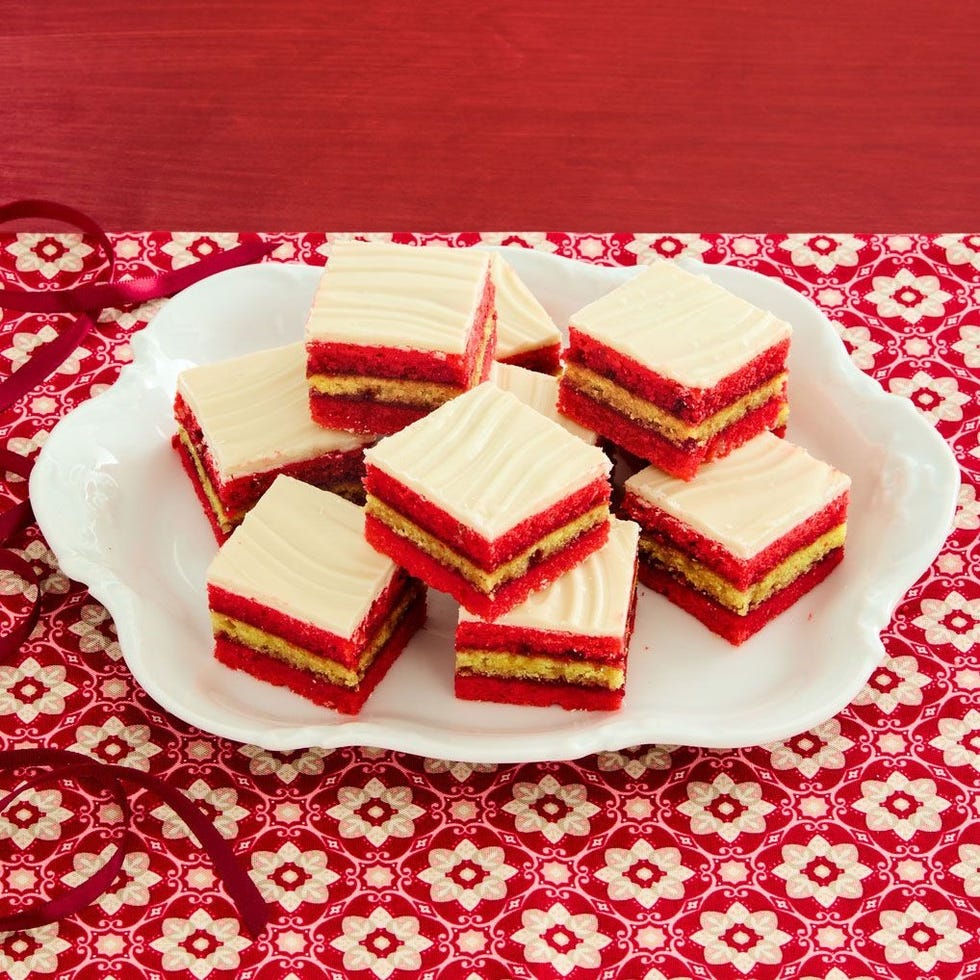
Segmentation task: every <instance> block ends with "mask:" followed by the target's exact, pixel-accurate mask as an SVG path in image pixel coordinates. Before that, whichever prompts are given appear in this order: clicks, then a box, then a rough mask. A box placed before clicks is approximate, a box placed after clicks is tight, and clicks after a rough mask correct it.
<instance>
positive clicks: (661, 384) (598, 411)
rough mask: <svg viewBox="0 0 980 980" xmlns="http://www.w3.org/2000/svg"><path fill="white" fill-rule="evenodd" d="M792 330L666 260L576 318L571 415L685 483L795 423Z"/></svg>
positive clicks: (566, 405)
mask: <svg viewBox="0 0 980 980" xmlns="http://www.w3.org/2000/svg"><path fill="white" fill-rule="evenodd" d="M789 340H790V328H789V325H788V324H786V323H784V322H783V321H781V320H778V319H777V318H776V317H774V316H773V315H772V314H770V313H768V312H766V311H765V310H760V309H758V308H756V307H754V306H752V305H751V304H750V303H748V302H746V301H745V300H742V299H740V298H739V297H737V296H734V295H733V294H732V293H730V292H728V291H727V290H725V289H722V288H721V287H720V286H717V285H715V284H714V283H712V282H710V281H709V280H707V279H706V278H704V277H703V276H698V275H692V274H691V273H688V272H685V271H684V270H683V269H681V268H679V267H678V266H676V265H674V264H672V263H669V262H659V263H656V264H655V265H653V266H652V267H650V268H649V269H646V270H644V271H643V272H641V273H640V274H639V275H638V276H637V277H636V278H634V279H632V280H630V281H629V282H628V283H626V284H624V285H623V286H620V287H619V288H618V289H616V290H614V291H613V292H611V293H609V294H608V295H607V296H605V297H602V298H601V299H599V300H597V301H596V302H595V303H592V304H590V305H589V306H587V307H585V308H584V309H582V310H580V311H579V312H578V313H576V314H574V315H573V316H572V319H571V323H570V326H569V348H568V351H567V354H566V367H565V372H564V374H563V376H562V382H561V388H560V393H559V409H560V411H561V412H563V413H564V414H566V415H568V416H569V417H570V418H573V419H575V420H576V421H577V422H579V423H581V424H582V425H586V426H588V427H589V428H593V429H595V430H596V431H598V432H599V433H600V434H601V435H603V436H605V437H606V438H608V439H610V440H612V441H613V442H615V443H616V444H618V445H620V446H622V447H623V448H624V449H627V450H628V451H629V452H631V453H633V454H635V455H636V456H639V457H640V458H641V459H645V460H648V461H650V462H652V463H654V464H655V465H656V466H658V467H659V468H661V469H663V470H665V471H667V472H668V473H671V474H672V475H674V476H677V477H679V478H681V479H690V478H691V477H692V476H693V475H694V474H695V473H696V472H697V470H698V468H699V467H700V466H701V465H703V464H704V463H705V462H707V461H709V460H711V459H714V458H717V457H720V456H724V455H726V454H727V453H729V452H731V450H732V449H734V448H735V447H736V446H738V445H741V444H742V443H743V442H745V441H747V440H748V439H750V438H752V436H754V435H756V434H757V433H759V432H762V431H766V430H772V431H779V432H781V431H782V430H783V429H784V428H785V425H786V421H787V417H788V403H787V398H786V379H787V374H786V358H787V354H788V351H789Z"/></svg>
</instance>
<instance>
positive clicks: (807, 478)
mask: <svg viewBox="0 0 980 980" xmlns="http://www.w3.org/2000/svg"><path fill="white" fill-rule="evenodd" d="M850 485H851V481H850V479H849V477H847V476H846V475H845V474H844V473H841V472H840V471H839V470H837V469H835V468H834V467H833V466H830V465H829V464H827V463H824V462H822V461H820V460H818V459H814V458H813V457H812V456H810V454H809V453H807V452H806V450H804V449H801V448H800V447H799V446H794V445H792V444H791V443H789V442H786V441H785V440H783V439H779V438H777V437H776V436H775V435H773V434H772V433H769V432H765V433H762V434H760V435H758V436H756V437H755V438H754V439H751V440H750V441H749V442H747V443H745V444H744V445H743V446H740V447H739V448H738V449H735V450H733V451H732V452H731V453H730V454H729V455H727V456H725V457H724V458H723V459H717V460H714V461H713V462H710V463H708V464H707V465H705V466H704V467H703V468H702V469H701V470H700V471H699V472H698V474H697V476H696V477H694V479H692V480H690V481H684V480H679V479H677V478H676V477H671V476H668V475H667V474H665V473H663V472H662V471H660V470H658V469H656V468H655V467H652V466H651V467H648V468H647V469H645V470H642V471H641V472H640V473H637V474H636V475H635V476H632V477H630V479H629V480H627V481H626V487H625V490H626V493H625V498H624V501H623V510H624V511H625V513H626V514H628V515H629V516H630V517H631V518H633V519H634V520H635V521H637V522H638V523H639V524H640V526H641V528H642V532H641V535H640V545H639V551H640V572H639V575H640V581H641V582H643V583H644V584H645V585H648V586H649V587H650V588H652V589H654V590H655V591H657V592H660V593H662V594H663V595H665V596H666V597H667V598H668V599H670V600H671V601H672V602H674V603H675V604H676V605H678V606H680V607H681V608H682V609H686V610H687V611H688V612H689V613H691V614H692V615H694V616H696V617H697V618H698V619H699V620H700V621H701V622H702V623H704V625H705V626H707V627H708V628H709V629H710V630H713V631H714V632H715V633H718V634H719V635H720V636H723V637H724V638H725V639H726V640H728V641H729V642H731V643H734V644H738V643H742V642H743V641H744V640H746V639H748V637H750V636H752V634H753V633H755V632H757V631H758V630H760V629H761V628H762V627H763V626H765V625H766V623H768V622H769V621H770V620H771V619H772V618H773V617H774V616H776V615H778V614H779V613H781V612H783V611H784V610H785V609H788V608H789V607H790V606H791V605H793V603H795V602H796V601H797V600H798V599H799V598H800V597H801V596H802V595H804V594H805V593H806V592H808V591H809V590H810V589H812V588H813V587H814V586H815V585H817V584H818V583H819V582H821V581H822V580H823V579H824V578H826V576H827V575H828V574H829V572H830V571H831V570H832V569H833V568H834V567H835V566H836V565H837V564H838V563H839V562H840V560H841V558H843V555H844V539H845V536H846V533H847V507H848V502H849V498H850Z"/></svg>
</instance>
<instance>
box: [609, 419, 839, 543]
mask: <svg viewBox="0 0 980 980" xmlns="http://www.w3.org/2000/svg"><path fill="white" fill-rule="evenodd" d="M850 485H851V480H850V477H848V476H847V475H845V474H844V473H841V472H840V470H837V469H835V468H834V467H833V466H830V465H829V464H828V463H824V462H822V461H821V460H819V459H814V458H813V457H812V456H811V455H810V454H809V453H808V452H807V451H806V450H805V449H801V448H800V447H799V446H794V445H793V444H792V443H789V442H787V441H786V440H785V439H780V438H778V437H777V436H774V435H773V434H772V433H771V432H764V433H762V435H758V436H756V437H755V438H754V439H751V440H750V441H749V442H747V443H745V445H743V446H740V447H739V448H738V449H736V450H735V451H734V452H732V453H730V454H729V455H728V456H724V457H723V458H721V459H716V460H713V461H712V462H710V463H707V464H706V465H705V466H703V467H701V469H700V470H698V473H697V476H695V477H694V479H693V480H690V481H689V482H686V483H685V482H684V481H683V480H678V479H675V478H674V477H672V476H667V474H666V473H664V472H662V471H661V470H658V469H656V468H655V467H653V466H649V467H647V468H646V469H645V470H642V471H641V472H640V473H637V474H636V475H635V476H632V477H630V478H629V479H628V480H627V481H626V490H627V492H630V491H632V492H633V493H635V494H636V495H637V496H639V497H640V498H641V499H643V500H645V501H647V502H648V503H650V504H652V505H653V506H655V507H658V508H660V509H661V510H663V511H666V512H667V513H668V514H670V515H671V516H672V517H675V518H677V520H679V521H682V522H683V523H684V524H687V525H688V526H689V527H692V528H694V529H695V530H696V531H698V532H699V533H701V534H702V535H704V536H705V537H708V538H711V539H712V540H715V541H717V542H719V543H720V544H721V545H723V546H724V547H725V548H726V549H727V550H728V551H729V552H731V554H733V555H735V556H736V557H738V558H751V557H753V556H754V555H757V554H758V553H759V552H760V551H762V550H763V549H764V548H766V547H768V546H769V545H770V544H772V543H773V542H774V541H776V540H778V539H779V538H781V537H782V536H783V535H784V534H786V533H787V532H788V531H791V530H792V529H793V528H794V527H796V526H797V525H798V524H800V523H802V522H803V521H805V520H807V518H809V517H812V516H813V515H814V514H816V513H818V512H819V511H820V510H822V509H823V508H824V507H826V506H827V505H828V504H829V503H830V502H831V501H833V500H836V499H837V497H839V496H840V495H841V494H842V493H844V491H845V490H847V489H848V488H849V487H850Z"/></svg>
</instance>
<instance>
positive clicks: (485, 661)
mask: <svg viewBox="0 0 980 980" xmlns="http://www.w3.org/2000/svg"><path fill="white" fill-rule="evenodd" d="M456 672H457V673H459V672H467V673H471V674H480V675H481V676H484V677H501V678H505V679H508V678H509V679H519V680H528V681H550V682H554V683H561V684H575V685H578V686H580V687H601V688H605V689H607V690H610V691H618V690H619V689H620V688H621V687H622V686H623V682H624V678H625V671H624V670H623V668H622V667H612V666H610V665H609V664H599V663H595V662H592V663H589V662H584V661H578V660H576V661H567V660H555V659H554V658H553V657H534V656H522V655H521V654H517V653H510V652H507V651H501V650H466V649H464V650H457V651H456Z"/></svg>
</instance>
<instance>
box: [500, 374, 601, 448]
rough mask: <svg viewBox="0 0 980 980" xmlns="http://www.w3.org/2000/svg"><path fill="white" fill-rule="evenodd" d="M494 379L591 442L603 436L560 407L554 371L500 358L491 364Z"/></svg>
mask: <svg viewBox="0 0 980 980" xmlns="http://www.w3.org/2000/svg"><path fill="white" fill-rule="evenodd" d="M490 380H491V381H492V382H493V383H494V384H495V385H496V386H497V387H498V388H503V390H504V391H509V392H510V393H511V394H513V395H516V396H517V397H518V398H519V399H520V400H521V401H522V402H524V404H525V405H530V406H531V408H533V409H534V410H535V411H536V412H540V413H541V414H542V415H544V416H545V418H549V419H551V420H552V421H553V422H557V423H558V424H559V425H560V426H561V427H562V428H563V429H566V430H567V431H569V432H571V433H572V435H575V436H578V437H579V439H582V440H583V441H585V442H587V443H588V444H589V445H590V446H595V445H597V444H598V442H599V436H598V435H597V434H596V433H595V432H593V431H592V430H591V429H586V428H585V427H584V426H581V425H579V424H578V422H573V421H572V420H571V419H570V418H566V417H565V416H564V415H562V414H561V413H560V412H559V411H558V379H557V378H556V377H554V376H553V375H550V374H542V373H541V372H540V371H531V370H529V369H528V368H523V367H519V366H518V365H516V364H501V363H499V362H498V363H496V364H494V365H493V367H492V368H491V371H490Z"/></svg>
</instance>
